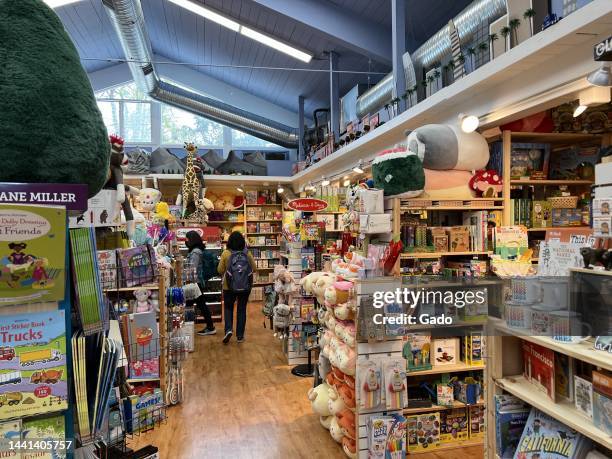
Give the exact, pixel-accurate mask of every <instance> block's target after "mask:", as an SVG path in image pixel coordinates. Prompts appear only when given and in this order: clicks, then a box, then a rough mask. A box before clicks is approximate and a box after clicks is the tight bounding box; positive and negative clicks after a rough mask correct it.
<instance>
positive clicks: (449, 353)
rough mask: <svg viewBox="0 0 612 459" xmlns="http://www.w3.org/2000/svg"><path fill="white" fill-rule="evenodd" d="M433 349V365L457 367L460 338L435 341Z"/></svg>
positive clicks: (432, 343)
mask: <svg viewBox="0 0 612 459" xmlns="http://www.w3.org/2000/svg"><path fill="white" fill-rule="evenodd" d="M431 348H432V363H433V365H435V366H438V365H455V364H457V363H459V338H436V339H433V340H432V342H431Z"/></svg>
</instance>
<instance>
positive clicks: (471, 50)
mask: <svg viewBox="0 0 612 459" xmlns="http://www.w3.org/2000/svg"><path fill="white" fill-rule="evenodd" d="M467 53H468V56H470V67H471V69H472V70H471V71H472V72H473V71H474V70H476V62H474V56H476V48H474V47H473V46H470V47H469V48H468V49H467Z"/></svg>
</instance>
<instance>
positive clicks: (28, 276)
mask: <svg viewBox="0 0 612 459" xmlns="http://www.w3.org/2000/svg"><path fill="white" fill-rule="evenodd" d="M65 276H66V210H65V209H64V208H62V207H54V206H46V207H42V206H31V205H13V204H0V305H12V304H22V303H34V302H36V303H43V302H47V301H61V300H63V299H64V294H65V292H64V289H65Z"/></svg>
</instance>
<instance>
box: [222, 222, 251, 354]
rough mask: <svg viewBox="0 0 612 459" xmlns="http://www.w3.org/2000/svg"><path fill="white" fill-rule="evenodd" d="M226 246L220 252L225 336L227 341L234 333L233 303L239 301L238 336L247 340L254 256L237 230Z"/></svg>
mask: <svg viewBox="0 0 612 459" xmlns="http://www.w3.org/2000/svg"><path fill="white" fill-rule="evenodd" d="M226 247H227V248H226V249H225V250H224V251H223V253H222V254H221V260H220V261H219V267H218V271H219V274H221V275H222V276H223V315H224V317H225V336H224V337H223V343H224V344H227V343H228V342H229V340H230V339H231V337H232V334H233V323H234V303H235V302H237V304H238V306H237V313H236V315H237V318H236V337H237V338H238V342H239V343H241V342H243V341H244V329H245V327H246V308H247V303H248V301H249V295H250V294H251V288H252V287H253V272H254V271H255V268H256V266H255V260H254V259H253V255H251V252H249V251H248V250H247V248H246V242H245V240H244V236H243V235H242V233H240V231H234V232H233V233H232V234H230V236H229V238H228V240H227V246H226Z"/></svg>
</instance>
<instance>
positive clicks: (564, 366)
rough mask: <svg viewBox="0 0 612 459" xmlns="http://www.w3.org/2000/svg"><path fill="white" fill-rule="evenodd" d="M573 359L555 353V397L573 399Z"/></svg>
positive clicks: (571, 400)
mask: <svg viewBox="0 0 612 459" xmlns="http://www.w3.org/2000/svg"><path fill="white" fill-rule="evenodd" d="M573 383H574V359H572V358H571V357H570V356H568V355H565V354H559V353H555V397H556V398H557V401H559V399H564V400H567V401H569V402H573V401H574V384H573Z"/></svg>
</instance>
